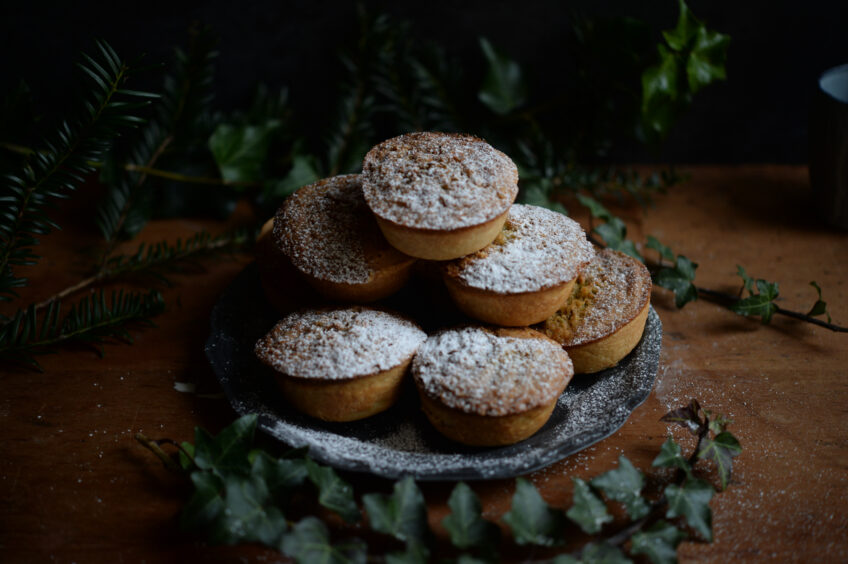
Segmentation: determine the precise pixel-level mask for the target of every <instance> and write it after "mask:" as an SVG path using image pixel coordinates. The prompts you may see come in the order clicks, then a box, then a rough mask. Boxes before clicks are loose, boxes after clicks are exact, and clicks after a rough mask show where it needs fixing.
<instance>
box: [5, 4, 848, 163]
mask: <svg viewBox="0 0 848 564" xmlns="http://www.w3.org/2000/svg"><path fill="white" fill-rule="evenodd" d="M364 4H365V6H366V7H367V8H369V9H371V10H378V11H385V12H388V13H389V14H392V15H393V16H395V17H398V18H403V19H407V20H410V21H411V22H412V24H413V26H412V32H413V34H414V36H415V37H416V39H422V40H431V41H434V42H437V43H440V44H442V45H444V46H445V47H446V48H447V49H448V51H449V52H451V53H452V54H454V55H456V56H458V57H459V58H460V59H461V60H462V61H464V68H463V70H464V72H465V73H466V74H467V75H468V76H469V77H471V78H472V79H473V78H475V77H477V76H479V77H480V78H481V79H482V76H483V71H484V67H483V59H482V57H481V55H480V52H479V46H478V42H477V38H478V37H479V36H485V37H487V38H489V39H490V40H491V41H492V43H494V44H495V45H496V46H498V47H499V48H500V49H502V50H503V51H505V52H506V53H508V54H509V55H510V56H512V57H514V58H516V59H518V60H519V61H521V63H522V65H523V67H524V69H525V71H526V72H527V73H528V74H530V75H531V76H532V78H533V82H537V83H540V84H542V85H543V86H544V87H545V88H550V89H556V88H558V87H562V85H564V84H567V82H568V81H569V79H573V75H572V73H571V69H572V61H570V59H569V53H568V52H567V48H566V45H565V44H564V40H563V38H564V37H565V36H566V35H567V33H568V30H569V29H570V22H571V18H572V17H573V14H575V13H581V14H585V15H589V16H591V15H628V16H633V17H636V18H639V19H642V20H645V21H646V22H648V23H650V24H651V26H652V27H653V28H654V29H655V31H656V36H657V39H659V31H660V30H662V29H668V28H671V27H673V26H674V24H675V22H676V19H677V3H676V2H675V1H673V0H662V1H654V2H632V1H629V0H607V1H596V2H563V1H556V0H544V1H533V0H523V1H518V2H515V1H513V2H494V1H465V2H458V1H454V2H448V1H433V2H424V1H420V0H419V1H418V2H389V1H379V0H373V1H369V2H365V3H364ZM689 5H690V8H691V9H692V11H693V12H694V14H695V15H696V16H697V17H698V18H700V19H701V20H703V21H706V22H707V24H708V25H709V27H710V28H712V29H715V30H718V31H721V32H723V33H726V34H729V35H730V36H731V44H730V50H729V57H728V64H727V69H728V80H727V81H726V82H724V83H719V84H717V85H713V86H710V87H708V88H707V89H705V90H704V91H703V92H702V93H700V94H699V95H698V96H697V97H696V100H695V104H694V106H693V108H692V109H691V110H690V111H689V113H688V114H687V115H686V116H685V118H684V119H683V120H681V122H679V123H678V126H677V127H676V129H675V131H674V132H673V133H672V135H671V137H670V139H669V140H668V142H667V143H666V144H665V146H664V149H663V152H662V154H661V155H660V156H659V157H660V158H661V159H663V160H670V161H673V162H688V163H697V162H716V163H719V162H722V163H736V162H776V163H803V162H806V160H807V143H806V132H807V115H808V111H809V109H808V107H809V102H810V100H811V98H812V96H811V95H812V93H813V91H814V88H815V84H816V79H817V77H818V75H819V74H820V73H821V72H822V71H823V70H825V69H827V68H829V67H832V66H835V65H838V64H842V63H848V2H845V1H840V2H797V1H795V2H768V1H765V0H751V1H741V2H740V1H702V0H692V1H691V2H690V3H689ZM193 21H197V22H200V23H203V24H208V25H209V26H211V27H212V29H213V30H214V31H215V32H216V33H217V34H218V35H219V37H220V53H221V54H220V58H219V60H218V74H217V79H216V81H217V88H216V94H217V102H218V105H219V106H220V107H221V108H223V109H231V108H234V107H239V106H244V105H246V104H247V103H248V101H249V99H250V97H251V95H252V93H253V91H254V88H255V86H256V84H257V83H258V82H259V81H263V82H265V83H267V84H268V85H269V86H281V85H287V86H288V87H289V90H290V94H291V99H292V103H293V106H294V108H295V110H296V111H297V112H298V113H299V114H301V115H302V116H306V117H307V118H308V117H309V116H312V115H314V116H316V117H318V116H322V115H323V114H324V113H325V112H326V111H327V107H328V105H331V104H332V102H333V100H334V99H335V96H336V94H337V90H336V89H337V83H336V80H335V77H337V76H338V72H337V71H338V68H339V63H338V52H339V49H340V47H341V46H342V45H343V44H344V43H345V42H350V41H351V39H352V38H354V37H355V36H356V6H355V4H354V3H353V2H310V1H299V2H269V1H263V2H250V3H248V2H233V1H229V2H221V1H216V2H205V3H202V2H180V1H179V0H175V1H172V2H168V3H165V2H158V1H155V2H137V3H132V4H129V3H127V4H126V5H121V3H117V2H116V3H111V4H102V5H100V4H96V3H85V4H75V3H73V2H63V3H58V2H47V3H44V2H18V3H15V4H13V5H12V4H10V3H5V5H4V6H3V7H2V8H0V51H2V53H3V72H2V77H0V86H2V92H3V93H5V92H6V91H8V90H9V88H11V87H12V86H13V85H15V84H16V83H17V82H18V81H19V80H20V79H21V78H23V79H25V80H26V81H27V82H28V83H29V85H30V86H31V88H32V90H33V92H34V95H35V100H36V103H37V107H38V108H39V109H40V110H41V111H42V113H44V114H45V117H48V118H49V117H52V114H53V113H56V114H58V113H59V112H60V111H61V108H62V107H63V103H64V100H65V99H66V97H67V93H68V92H70V91H71V87H72V85H73V84H74V80H75V79H74V71H73V65H74V62H75V61H76V60H78V59H77V58H78V54H79V53H80V52H81V51H89V52H91V51H93V39H94V38H103V39H106V40H107V41H108V42H109V43H110V44H111V45H112V46H113V47H115V49H116V50H117V51H118V53H119V54H121V56H123V57H124V58H127V59H130V60H132V59H134V58H135V57H138V56H140V55H141V54H144V59H143V60H144V61H145V62H160V61H166V60H168V58H169V57H170V55H171V53H172V48H173V47H174V46H176V45H180V44H183V43H184V42H185V40H186V37H187V35H186V31H187V29H188V27H189V25H190V24H191V22H193ZM472 84H479V81H478V82H476V83H475V82H472ZM151 87H153V88H156V87H157V85H155V84H153V85H151ZM306 122H307V123H308V120H307V121H306ZM617 157H618V158H621V159H624V160H630V161H639V160H646V159H654V158H657V157H656V155H653V156H651V155H648V154H647V153H643V152H639V151H635V152H630V153H625V154H618V155H617Z"/></svg>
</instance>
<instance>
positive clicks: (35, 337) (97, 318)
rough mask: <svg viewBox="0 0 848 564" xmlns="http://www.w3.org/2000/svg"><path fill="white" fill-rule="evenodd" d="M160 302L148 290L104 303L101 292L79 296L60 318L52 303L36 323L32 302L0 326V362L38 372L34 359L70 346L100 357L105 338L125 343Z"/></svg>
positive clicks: (116, 294) (113, 296) (121, 293)
mask: <svg viewBox="0 0 848 564" xmlns="http://www.w3.org/2000/svg"><path fill="white" fill-rule="evenodd" d="M164 305H165V302H164V300H163V299H162V294H160V293H159V292H158V291H157V290H151V291H150V292H146V293H141V292H126V293H125V292H124V291H123V290H120V291H118V292H114V291H113V292H112V294H111V297H110V298H109V299H108V300H107V298H106V292H105V290H103V289H100V290H98V291H97V292H94V293H92V294H91V295H90V296H86V297H84V298H82V299H81V300H80V301H79V302H77V304H76V305H74V306H72V307H71V309H70V311H68V313H67V314H66V315H65V316H64V317H60V314H61V309H62V302H61V301H58V300H56V301H53V302H50V304H49V305H48V306H47V310H46V312H45V314H44V316H43V317H42V318H41V319H40V320H39V315H38V309H37V307H36V305H35V304H32V305H30V306H29V307H28V308H26V309H20V310H18V311H17V312H16V313H15V314H14V315H13V316H12V317H11V318H10V319H9V321H7V322H6V323H5V324H4V325H3V326H2V327H0V360H2V361H11V362H17V363H21V364H25V365H29V366H31V367H33V368H35V369H37V370H39V371H41V370H42V369H41V365H40V364H39V363H38V361H37V360H36V359H35V356H36V355H40V354H46V353H51V352H54V349H55V348H56V347H58V346H63V345H66V344H69V343H73V342H81V343H86V344H89V345H91V346H93V347H95V349H96V350H97V352H98V354H99V355H100V356H103V351H102V349H101V348H100V345H101V344H103V343H104V342H106V341H107V340H108V339H118V340H122V341H124V342H128V343H131V342H132V337H131V336H130V334H129V332H128V331H127V327H128V326H129V325H132V324H137V323H142V324H146V325H152V322H151V321H150V318H151V317H153V316H155V315H157V314H159V313H161V312H162V310H163V309H164Z"/></svg>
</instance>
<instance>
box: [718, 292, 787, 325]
mask: <svg viewBox="0 0 848 564" xmlns="http://www.w3.org/2000/svg"><path fill="white" fill-rule="evenodd" d="M730 310H731V311H733V312H735V313H738V314H739V315H744V316H745V317H750V316H752V315H759V316H760V320H761V321H762V323H763V325H767V324H768V323H769V322H771V318H772V316H773V315H774V312H776V311H777V305H775V304H774V303H773V302H772V298H770V297H769V296H768V295H763V294H755V295H753V296H749V297H747V298H743V299H741V300H738V301H737V302H735V303H733V304H732V305H731V306H730Z"/></svg>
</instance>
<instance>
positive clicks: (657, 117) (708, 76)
mask: <svg viewBox="0 0 848 564" xmlns="http://www.w3.org/2000/svg"><path fill="white" fill-rule="evenodd" d="M679 6H680V15H679V17H678V20H677V26H676V27H675V28H674V29H671V30H666V31H664V32H663V38H664V39H665V45H663V44H660V45H658V46H657V53H658V55H659V62H658V63H657V64H656V65H654V66H652V67H650V68H647V69H645V71H644V72H643V73H642V121H643V127H644V130H645V133H646V135H647V136H648V137H649V138H651V139H653V140H654V142H659V141H661V140H663V139H664V138H665V137H666V136H667V135H668V133H669V132H670V130H671V128H672V126H673V124H674V121H675V120H676V119H677V118H678V117H679V115H680V114H682V113H683V111H684V110H685V109H686V108H687V107H688V106H689V105H690V104H691V101H692V95H693V94H695V93H697V92H698V91H699V90H701V89H702V88H703V87H705V86H707V85H709V84H712V83H713V82H715V81H717V80H724V79H725V78H727V73H726V71H725V67H724V65H725V61H726V60H727V48H728V45H729V44H730V37H729V36H727V35H724V34H721V33H718V32H716V31H713V30H709V29H707V28H706V26H705V25H704V24H703V23H702V22H701V21H699V20H698V19H697V18H696V17H695V16H694V15H693V14H692V12H691V11H690V10H689V7H688V6H687V5H686V3H685V2H684V0H679Z"/></svg>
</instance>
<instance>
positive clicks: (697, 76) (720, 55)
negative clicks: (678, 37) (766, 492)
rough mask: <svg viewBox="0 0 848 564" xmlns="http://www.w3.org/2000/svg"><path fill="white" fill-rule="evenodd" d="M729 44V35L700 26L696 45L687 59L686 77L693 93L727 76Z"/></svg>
mask: <svg viewBox="0 0 848 564" xmlns="http://www.w3.org/2000/svg"><path fill="white" fill-rule="evenodd" d="M729 45H730V36H729V35H724V34H723V33H719V32H717V31H711V30H708V29H707V28H706V27H704V26H703V25H701V26H700V27H698V30H697V32H696V34H695V45H694V46H693V48H692V52H691V53H689V58H688V59H687V60H686V77H687V78H688V80H689V89H690V90H691V91H692V92H693V93H696V92H698V90H700V89H701V88H703V87H704V86H707V85H709V84H711V83H713V82H715V81H716V80H725V79H726V78H727V71H725V68H724V65H725V63H726V62H727V47H728V46H729Z"/></svg>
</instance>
